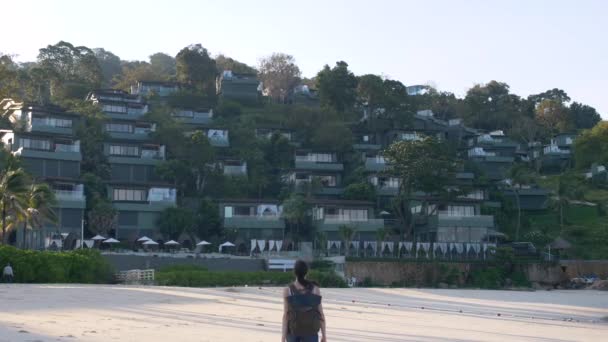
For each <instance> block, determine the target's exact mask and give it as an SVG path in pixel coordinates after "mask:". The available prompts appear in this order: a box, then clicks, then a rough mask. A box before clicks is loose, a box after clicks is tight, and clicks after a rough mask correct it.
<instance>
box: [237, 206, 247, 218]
mask: <svg viewBox="0 0 608 342" xmlns="http://www.w3.org/2000/svg"><path fill="white" fill-rule="evenodd" d="M234 215H235V216H250V215H251V208H250V207H242V206H241V207H234Z"/></svg>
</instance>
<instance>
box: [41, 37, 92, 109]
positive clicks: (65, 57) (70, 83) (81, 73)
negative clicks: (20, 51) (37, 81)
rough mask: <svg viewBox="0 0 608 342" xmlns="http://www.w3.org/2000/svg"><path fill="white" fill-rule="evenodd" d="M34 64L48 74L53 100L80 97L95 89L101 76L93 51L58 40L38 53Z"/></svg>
mask: <svg viewBox="0 0 608 342" xmlns="http://www.w3.org/2000/svg"><path fill="white" fill-rule="evenodd" d="M38 64H39V66H40V67H41V68H42V69H45V70H47V71H48V76H49V81H50V90H51V97H52V98H53V99H70V98H80V99H82V98H84V97H85V95H86V94H87V92H88V91H89V90H91V89H94V88H98V87H99V86H100V85H101V82H102V80H103V74H102V70H101V67H100V66H99V62H98V61H97V57H95V53H94V52H93V50H91V49H89V48H88V47H86V46H74V45H72V44H70V43H68V42H64V41H60V42H59V43H57V44H55V45H48V46H47V47H46V48H42V49H40V50H39V54H38Z"/></svg>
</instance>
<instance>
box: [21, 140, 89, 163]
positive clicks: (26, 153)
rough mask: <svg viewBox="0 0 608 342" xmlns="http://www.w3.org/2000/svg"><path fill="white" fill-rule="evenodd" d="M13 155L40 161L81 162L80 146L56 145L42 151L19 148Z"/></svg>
mask: <svg viewBox="0 0 608 342" xmlns="http://www.w3.org/2000/svg"><path fill="white" fill-rule="evenodd" d="M13 155H16V156H21V157H23V158H40V159H54V160H71V161H81V160H82V155H81V154H80V144H78V145H62V144H57V145H55V148H54V149H52V150H44V149H28V148H23V147H20V148H19V149H17V150H16V151H14V152H13Z"/></svg>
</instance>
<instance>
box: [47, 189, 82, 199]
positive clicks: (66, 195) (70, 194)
mask: <svg viewBox="0 0 608 342" xmlns="http://www.w3.org/2000/svg"><path fill="white" fill-rule="evenodd" d="M53 192H54V193H55V196H56V197H57V198H58V199H68V200H84V193H83V192H82V191H78V190H77V191H72V190H53Z"/></svg>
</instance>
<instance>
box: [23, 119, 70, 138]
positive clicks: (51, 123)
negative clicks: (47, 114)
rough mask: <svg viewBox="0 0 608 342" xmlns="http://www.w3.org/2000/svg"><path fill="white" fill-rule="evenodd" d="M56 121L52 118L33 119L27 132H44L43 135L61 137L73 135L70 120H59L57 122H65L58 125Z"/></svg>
mask: <svg viewBox="0 0 608 342" xmlns="http://www.w3.org/2000/svg"><path fill="white" fill-rule="evenodd" d="M57 121H58V120H56V119H53V118H34V119H33V120H32V124H31V125H30V127H29V131H30V132H44V133H51V134H61V135H73V134H74V130H73V128H72V121H71V120H59V121H66V122H64V123H63V124H58V123H57ZM68 122H69V123H68Z"/></svg>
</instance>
